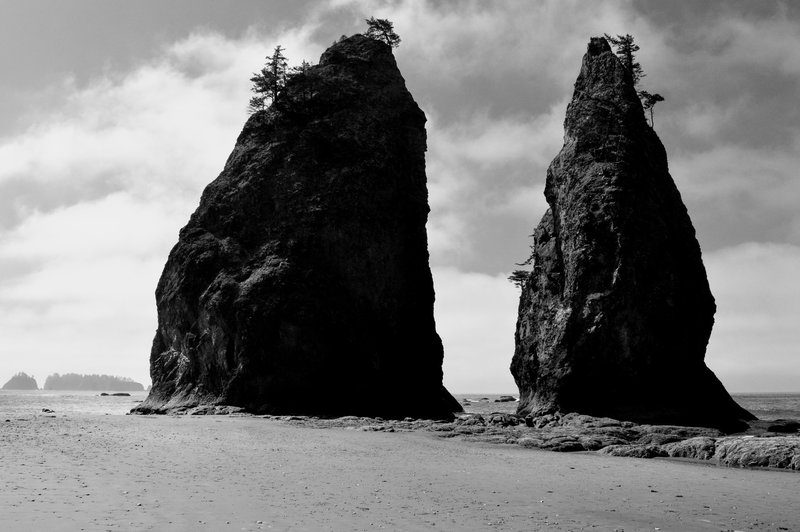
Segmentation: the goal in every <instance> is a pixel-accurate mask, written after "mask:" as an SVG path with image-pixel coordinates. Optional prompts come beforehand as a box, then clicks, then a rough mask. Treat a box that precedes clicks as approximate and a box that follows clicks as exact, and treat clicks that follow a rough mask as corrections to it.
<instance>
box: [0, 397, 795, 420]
mask: <svg viewBox="0 0 800 532" xmlns="http://www.w3.org/2000/svg"><path fill="white" fill-rule="evenodd" d="M130 394H131V395H130V397H114V396H105V397H103V396H101V395H100V392H86V391H75V392H71V391H50V390H35V391H34V390H32V391H10V390H0V416H4V419H7V418H9V417H20V416H30V415H44V414H43V412H42V409H43V408H48V409H50V410H53V411H54V412H55V415H57V416H62V415H64V416H69V415H76V414H95V415H125V414H126V413H127V412H129V411H130V409H131V408H133V407H134V406H136V405H137V404H138V403H139V402H140V401H143V400H144V398H145V397H147V392H130ZM506 395H513V396H514V397H518V395H517V394H512V393H509V394H506ZM455 397H456V399H458V401H459V403H462V404H463V406H464V410H465V411H467V412H476V413H482V414H488V413H491V412H514V411H515V410H516V408H517V403H516V402H503V403H497V402H495V400H496V399H499V398H500V395H498V394H456V395H455ZM733 398H734V399H735V400H736V402H738V403H739V404H740V405H742V406H743V407H744V408H746V409H747V410H749V411H750V412H752V413H753V414H754V415H755V416H756V417H758V418H760V419H780V418H789V419H800V393H776V394H768V393H757V394H736V395H734V396H733ZM0 421H2V420H0Z"/></svg>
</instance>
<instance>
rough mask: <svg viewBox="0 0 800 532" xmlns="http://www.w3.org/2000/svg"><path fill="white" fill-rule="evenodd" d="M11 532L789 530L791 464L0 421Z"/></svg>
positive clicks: (430, 438) (138, 424)
mask: <svg viewBox="0 0 800 532" xmlns="http://www.w3.org/2000/svg"><path fill="white" fill-rule="evenodd" d="M0 422H2V425H0V426H2V430H0V457H1V459H2V475H1V476H0V501H1V502H0V507H1V508H2V509H3V518H2V521H3V524H2V527H0V528H2V529H3V530H8V531H23V530H65V531H66V530H70V531H72V530H92V531H93V530H373V529H385V530H583V529H595V530H626V531H630V530H664V531H666V530H714V531H719V530H796V529H797V527H798V523H800V517H798V513H797V507H796V505H797V492H798V486H800V484H799V483H800V477H799V476H797V475H796V474H795V473H791V472H782V471H767V470H743V469H734V468H722V467H715V466H708V465H702V464H698V463H694V462H681V461H676V460H666V459H654V460H641V459H633V458H618V457H611V456H602V455H598V454H595V453H556V452H548V451H541V450H536V449H525V448H521V447H519V446H515V445H497V444H486V443H477V442H467V441H462V440H460V439H458V438H448V439H445V438H440V437H437V436H436V435H435V434H434V433H431V432H395V433H385V432H363V431H358V430H353V429H341V428H334V429H317V428H311V427H304V426H297V425H293V424H290V423H286V422H283V421H278V420H274V419H261V418H255V417H236V416H231V417H227V416H114V415H109V416H88V415H87V416H70V417H58V416H57V417H46V416H44V415H36V416H27V417H24V418H23V417H19V418H10V420H8V421H6V420H5V419H3V420H0Z"/></svg>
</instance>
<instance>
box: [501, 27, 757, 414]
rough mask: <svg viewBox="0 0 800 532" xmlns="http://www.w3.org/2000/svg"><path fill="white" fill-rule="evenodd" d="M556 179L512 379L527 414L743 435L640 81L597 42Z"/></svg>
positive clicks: (682, 210)
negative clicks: (717, 364)
mask: <svg viewBox="0 0 800 532" xmlns="http://www.w3.org/2000/svg"><path fill="white" fill-rule="evenodd" d="M564 127H565V139H564V147H563V148H562V149H561V152H560V153H559V154H558V155H557V156H556V158H555V159H554V160H553V162H552V163H551V164H550V167H549V169H548V171H547V184H546V187H545V196H546V199H547V202H548V204H549V207H550V208H549V209H548V210H547V212H546V213H545V215H544V217H543V218H542V220H541V222H540V223H539V226H538V227H537V228H536V230H535V233H534V251H533V258H534V268H533V271H532V272H531V274H530V277H529V278H528V280H527V282H526V283H525V286H524V287H523V290H522V295H521V298H520V304H519V316H518V321H517V331H516V350H515V353H514V358H513V361H512V364H511V372H512V373H513V375H514V378H515V380H516V382H517V385H518V386H519V390H520V395H521V397H520V404H519V409H518V412H519V413H520V414H522V415H527V414H534V415H542V414H547V413H551V412H559V411H560V412H579V413H583V414H588V415H593V416H608V417H613V418H617V419H624V420H632V421H637V422H643V423H667V424H680V425H693V426H712V427H718V428H723V429H725V430H735V429H741V428H743V427H744V425H742V424H741V423H740V420H747V419H754V417H753V416H752V415H751V414H750V413H749V412H747V411H745V410H744V409H742V408H741V407H739V406H738V405H737V404H736V403H735V402H734V401H733V399H731V397H730V395H728V393H727V392H726V391H725V389H724V388H723V386H722V384H721V383H720V381H719V380H718V379H717V378H716V377H715V376H714V374H713V373H712V372H711V370H709V369H708V367H707V366H706V365H705V363H704V357H705V350H706V345H707V343H708V339H709V336H710V334H711V328H712V326H713V323H714V312H715V310H716V306H715V303H714V298H713V296H712V295H711V291H710V290H709V286H708V281H707V279H706V272H705V268H704V266H703V262H702V259H701V254H700V246H699V244H698V242H697V239H696V238H695V231H694V228H693V226H692V223H691V220H690V219H689V215H688V213H687V211H686V207H685V206H684V204H683V202H682V200H681V197H680V194H679V192H678V190H677V188H676V187H675V184H674V182H673V180H672V177H671V176H670V175H669V172H668V168H667V157H666V153H665V151H664V147H663V146H662V144H661V142H660V140H659V139H658V136H657V135H656V134H655V132H654V131H653V129H652V128H651V127H650V126H649V125H648V124H647V122H646V120H645V117H644V113H643V110H642V106H641V104H640V102H639V99H638V97H637V95H636V91H635V89H634V86H633V82H632V79H631V76H630V73H629V72H628V70H627V69H626V68H625V67H624V66H623V65H622V63H621V62H620V61H619V60H618V58H617V57H616V56H615V55H614V53H613V52H612V51H611V49H610V47H609V45H608V43H607V42H606V41H605V39H602V38H593V39H592V40H591V42H590V43H589V46H588V51H587V53H586V55H585V56H584V58H583V63H582V65H581V71H580V75H579V76H578V79H577V81H576V82H575V92H574V95H573V98H572V102H571V103H570V104H569V106H568V108H567V115H566V120H565V126H564Z"/></svg>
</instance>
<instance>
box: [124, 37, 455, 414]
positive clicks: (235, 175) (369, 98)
mask: <svg viewBox="0 0 800 532" xmlns="http://www.w3.org/2000/svg"><path fill="white" fill-rule="evenodd" d="M425 120H426V119H425V114H424V113H423V112H422V111H421V110H420V108H419V107H418V106H417V104H416V102H415V101H414V99H413V98H412V96H411V94H410V93H409V92H408V90H407V89H406V86H405V81H404V80H403V77H402V75H401V74H400V71H399V70H398V68H397V64H396V62H395V59H394V56H393V55H392V49H391V48H390V47H389V46H388V45H386V44H385V43H383V42H380V41H377V40H373V39H369V38H366V37H363V36H361V35H355V36H353V37H349V38H344V39H342V40H340V41H339V42H337V43H335V44H334V45H332V46H331V47H330V48H329V49H328V50H326V51H325V53H323V55H322V57H321V58H320V61H319V64H318V65H316V66H312V67H311V68H310V69H309V70H308V72H307V73H306V74H304V75H302V76H299V75H298V76H294V77H290V78H289V80H288V81H287V83H286V87H285V89H284V90H283V92H282V93H280V94H279V95H278V97H277V99H276V101H275V102H274V103H273V104H272V105H271V106H270V108H269V109H267V110H265V111H258V112H256V113H255V114H253V115H252V116H251V117H250V119H249V120H248V121H247V123H246V124H245V126H244V129H243V131H242V133H241V134H240V136H239V138H238V140H237V142H236V146H235V147H234V149H233V152H232V153H231V155H230V157H229V158H228V160H227V162H226V164H225V168H224V169H223V171H222V173H221V174H220V175H219V177H218V178H217V179H216V180H214V181H213V182H212V183H211V184H210V185H208V187H206V189H205V191H204V192H203V195H202V198H201V200H200V206H199V207H198V208H197V210H196V211H195V212H194V214H193V215H192V217H191V219H190V220H189V223H188V224H187V225H186V227H184V228H183V229H182V230H181V232H180V237H179V240H178V243H177V244H176V245H175V247H174V248H173V249H172V251H171V253H170V255H169V259H168V260H167V263H166V266H165V267H164V271H163V274H162V276H161V279H160V281H159V283H158V287H157V289H156V303H157V309H158V330H157V332H156V335H155V338H154V340H153V346H152V351H151V355H150V373H151V377H152V381H153V384H152V388H151V390H150V393H149V395H148V397H147V399H146V400H145V401H144V402H143V403H142V404H141V405H140V406H138V407H137V408H136V409H135V410H134V412H137V413H163V412H167V411H170V410H172V409H176V408H188V407H196V406H201V405H222V404H226V405H233V406H239V407H242V408H245V409H247V410H248V411H251V412H256V413H264V414H304V415H324V416H337V415H348V414H355V415H365V416H384V417H391V418H399V419H402V418H403V417H406V416H411V417H414V418H450V419H452V413H453V412H456V411H461V410H462V409H461V406H460V405H459V404H458V402H457V401H455V400H454V399H453V397H452V396H451V395H450V394H449V393H448V392H447V390H445V389H444V387H443V385H442V357H443V349H442V342H441V340H440V338H439V335H438V334H437V332H436V327H435V323H434V318H433V303H434V291H433V282H432V277H431V272H430V268H429V265H428V248H427V236H426V231H425V224H426V221H427V216H428V212H429V207H428V191H427V185H426V175H425V150H426V133H425Z"/></svg>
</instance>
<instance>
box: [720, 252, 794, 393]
mask: <svg viewBox="0 0 800 532" xmlns="http://www.w3.org/2000/svg"><path fill="white" fill-rule="evenodd" d="M705 264H706V268H707V270H708V276H709V282H710V284H711V290H712V292H713V294H714V297H715V298H716V301H717V315H716V323H715V325H714V330H713V333H712V335H711V341H710V342H709V346H708V352H707V356H706V362H707V363H708V365H709V367H711V369H712V370H714V372H715V373H716V374H717V376H718V377H719V378H720V380H722V382H723V383H724V384H725V385H726V387H727V388H728V389H729V390H730V391H732V392H776V391H791V392H796V391H797V390H798V385H797V383H798V382H800V367H799V366H798V364H797V360H798V357H800V329H798V327H797V324H798V323H800V283H798V282H797V272H798V271H800V246H793V245H789V244H776V243H755V242H748V243H745V244H739V245H737V246H733V247H729V248H725V249H721V250H718V251H716V252H714V253H710V254H706V257H705Z"/></svg>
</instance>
